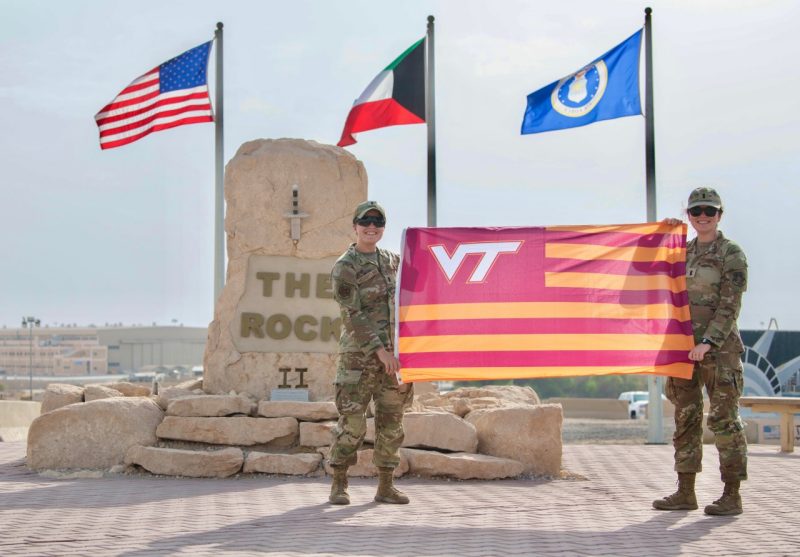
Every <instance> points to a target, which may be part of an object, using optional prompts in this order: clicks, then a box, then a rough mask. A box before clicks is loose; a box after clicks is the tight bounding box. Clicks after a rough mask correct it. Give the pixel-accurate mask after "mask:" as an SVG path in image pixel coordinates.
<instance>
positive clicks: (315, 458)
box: [244, 451, 322, 476]
mask: <svg viewBox="0 0 800 557" xmlns="http://www.w3.org/2000/svg"><path fill="white" fill-rule="evenodd" d="M320 462H322V455H321V454H319V453H298V454H273V453H261V452H258V451H252V452H250V453H248V455H247V458H246V459H245V461H244V472H245V473H246V474H247V473H250V472H262V473H264V474H286V475H289V476H305V475H307V474H311V473H313V472H316V471H317V469H319V463H320Z"/></svg>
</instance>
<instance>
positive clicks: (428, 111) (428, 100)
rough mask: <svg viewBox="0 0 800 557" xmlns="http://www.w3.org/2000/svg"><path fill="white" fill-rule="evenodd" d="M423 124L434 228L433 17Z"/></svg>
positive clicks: (430, 219) (427, 45)
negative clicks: (424, 125)
mask: <svg viewBox="0 0 800 557" xmlns="http://www.w3.org/2000/svg"><path fill="white" fill-rule="evenodd" d="M425 48H426V51H427V56H426V59H425V122H426V123H427V125H428V226H430V227H433V226H436V112H435V106H434V105H435V102H434V101H435V99H436V95H435V93H434V91H435V83H434V60H433V16H432V15H429V16H428V31H427V33H426V35H425Z"/></svg>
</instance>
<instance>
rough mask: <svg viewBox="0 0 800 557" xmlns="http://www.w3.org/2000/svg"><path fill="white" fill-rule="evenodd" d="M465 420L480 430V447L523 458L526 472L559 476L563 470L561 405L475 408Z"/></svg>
mask: <svg viewBox="0 0 800 557" xmlns="http://www.w3.org/2000/svg"><path fill="white" fill-rule="evenodd" d="M466 420H467V421H468V422H469V423H471V424H473V425H474V426H475V427H476V428H477V430H478V451H479V452H480V453H482V454H487V455H492V456H497V457H503V458H510V459H513V460H517V461H519V462H521V463H522V464H523V465H524V467H525V472H526V473H532V474H537V475H547V476H556V475H558V474H559V472H560V470H561V449H562V446H561V425H562V421H563V420H562V415H561V406H560V405H558V404H543V405H540V406H533V407H518V408H493V409H485V410H475V411H474V412H470V413H469V414H468V415H467V418H466Z"/></svg>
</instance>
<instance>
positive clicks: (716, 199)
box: [686, 187, 722, 209]
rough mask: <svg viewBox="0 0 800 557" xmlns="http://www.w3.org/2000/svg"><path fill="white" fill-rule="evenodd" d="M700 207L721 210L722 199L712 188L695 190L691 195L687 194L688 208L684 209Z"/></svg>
mask: <svg viewBox="0 0 800 557" xmlns="http://www.w3.org/2000/svg"><path fill="white" fill-rule="evenodd" d="M700 206H705V207H716V208H717V209H722V198H721V197H720V196H719V194H718V193H717V191H716V190H715V189H714V188H709V187H701V188H696V189H695V190H694V191H693V192H692V193H690V194H689V206H688V207H686V208H687V209H691V208H692V207H700Z"/></svg>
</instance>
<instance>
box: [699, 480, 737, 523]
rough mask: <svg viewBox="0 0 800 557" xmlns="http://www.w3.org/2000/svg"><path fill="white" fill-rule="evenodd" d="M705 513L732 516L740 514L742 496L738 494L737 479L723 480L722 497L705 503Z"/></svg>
mask: <svg viewBox="0 0 800 557" xmlns="http://www.w3.org/2000/svg"><path fill="white" fill-rule="evenodd" d="M704 512H705V513H706V514H711V515H715V516H732V515H735V514H742V497H741V496H740V495H739V480H736V481H732V482H725V489H724V491H723V492H722V497H720V498H719V499H717V500H716V501H714V502H713V503H711V504H710V505H706V508H705V509H704Z"/></svg>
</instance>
